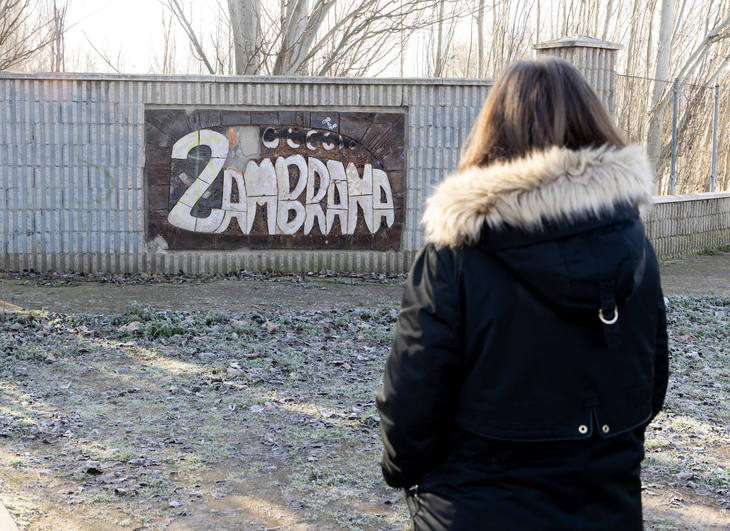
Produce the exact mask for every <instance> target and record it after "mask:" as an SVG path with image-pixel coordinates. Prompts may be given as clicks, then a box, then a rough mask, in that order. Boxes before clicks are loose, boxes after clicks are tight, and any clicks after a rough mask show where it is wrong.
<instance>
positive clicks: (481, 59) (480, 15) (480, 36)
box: [477, 0, 540, 77]
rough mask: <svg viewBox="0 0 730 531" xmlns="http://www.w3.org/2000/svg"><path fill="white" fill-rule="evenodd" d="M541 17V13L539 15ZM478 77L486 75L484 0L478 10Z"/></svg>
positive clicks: (538, 0) (538, 5) (538, 6)
mask: <svg viewBox="0 0 730 531" xmlns="http://www.w3.org/2000/svg"><path fill="white" fill-rule="evenodd" d="M537 9H538V13H539V12H540V0H537ZM538 18H539V15H538ZM477 54H478V55H479V58H478V63H477V77H483V76H484V0H479V8H478V11H477Z"/></svg>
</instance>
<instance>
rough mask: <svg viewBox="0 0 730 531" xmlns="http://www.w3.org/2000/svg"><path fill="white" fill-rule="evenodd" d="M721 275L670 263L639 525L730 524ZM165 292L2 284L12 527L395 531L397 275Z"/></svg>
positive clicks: (197, 285) (729, 315)
mask: <svg viewBox="0 0 730 531" xmlns="http://www.w3.org/2000/svg"><path fill="white" fill-rule="evenodd" d="M728 267H730V254H727V253H720V254H715V255H708V256H698V257H694V258H690V259H687V260H683V261H674V262H671V263H668V264H665V265H664V266H663V275H664V276H663V279H664V288H665V292H666V293H667V294H668V295H670V305H669V327H670V340H671V351H672V359H671V370H672V380H671V384H670V389H669V393H668V398H667V404H666V409H665V411H664V412H663V413H662V414H660V416H659V417H658V418H657V420H656V422H655V423H654V424H652V426H650V428H649V430H648V431H647V444H646V452H647V458H646V460H645V463H644V468H643V478H644V493H643V494H644V504H645V523H646V527H647V528H649V529H662V530H668V529H728V528H730V515H729V511H730V374H728V371H727V367H728V366H730V342H728V338H730V298H729V297H728V296H729V295H730V293H729V292H728V290H729V289H730V288H729V286H730V280H729V279H730V271H729V270H728ZM723 268H724V269H723ZM162 280H164V281H157V280H154V279H116V280H115V279H103V282H87V281H85V280H84V279H82V278H78V277H71V276H69V277H39V276H26V277H19V278H6V279H2V280H0V300H2V301H4V302H2V303H0V352H2V354H3V355H2V358H1V359H0V498H1V499H2V501H3V502H4V503H5V505H6V506H7V508H8V510H9V511H10V513H11V514H12V516H13V517H14V518H15V520H16V522H17V523H18V526H19V528H20V529H31V530H46V529H54V530H55V529H94V530H96V529H104V530H106V529H139V530H142V529H163V528H164V529H180V530H188V529H196V530H197V529H213V528H215V529H229V530H234V529H245V530H248V529H261V530H263V529H271V530H274V529H282V530H284V529H287V530H288V529H388V530H389V529H401V528H403V526H404V524H405V522H406V521H407V510H406V508H405V505H404V503H403V499H402V495H401V493H400V492H398V491H395V490H393V489H390V488H388V487H386V486H385V485H384V484H383V482H382V480H381V478H380V474H379V470H378V467H377V461H378V458H379V454H380V450H381V446H380V440H379V434H378V429H377V413H376V410H375V404H374V393H375V391H376V390H377V388H378V386H379V384H380V380H381V377H382V368H383V363H384V361H385V358H386V356H387V354H388V349H389V344H390V339H391V335H392V327H393V325H394V323H395V319H396V316H397V309H398V303H399V300H400V295H401V290H402V288H401V284H402V279H397V278H396V279H380V280H379V279H358V278H330V277H324V278H320V277H319V276H313V277H304V278H302V277H296V276H291V277H282V278H270V279H263V278H258V279H256V278H254V279H244V280H241V279H229V280H224V279H220V280H210V281H200V280H194V279H193V280H190V279H162ZM708 294H709V295H708ZM685 295H690V296H685ZM3 309H4V310H6V312H5V313H2V310H3ZM13 310H15V311H13Z"/></svg>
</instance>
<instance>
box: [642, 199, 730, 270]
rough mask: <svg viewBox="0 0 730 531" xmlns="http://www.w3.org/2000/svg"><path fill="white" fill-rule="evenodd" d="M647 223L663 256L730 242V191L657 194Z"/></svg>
mask: <svg viewBox="0 0 730 531" xmlns="http://www.w3.org/2000/svg"><path fill="white" fill-rule="evenodd" d="M644 223H645V225H646V232H647V234H648V236H649V239H650V240H651V241H652V243H653V244H654V248H655V249H656V252H657V255H658V256H659V257H660V258H662V259H669V258H678V257H680V256H686V255H688V254H692V253H696V252H698V251H702V250H704V249H713V248H716V247H721V246H724V245H730V193H716V194H712V193H707V194H691V195H683V196H660V197H657V198H655V199H654V205H653V206H652V208H651V209H650V210H649V211H648V212H647V213H646V214H645V215H644Z"/></svg>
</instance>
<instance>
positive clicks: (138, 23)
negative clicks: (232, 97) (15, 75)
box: [66, 0, 468, 76]
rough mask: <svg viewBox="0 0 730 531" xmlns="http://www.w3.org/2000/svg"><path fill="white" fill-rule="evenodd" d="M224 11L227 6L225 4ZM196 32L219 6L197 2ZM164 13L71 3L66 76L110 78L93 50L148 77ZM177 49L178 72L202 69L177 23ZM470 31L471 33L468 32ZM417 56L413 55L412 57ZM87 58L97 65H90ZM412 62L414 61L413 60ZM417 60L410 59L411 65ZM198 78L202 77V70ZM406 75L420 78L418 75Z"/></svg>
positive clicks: (121, 1)
mask: <svg viewBox="0 0 730 531" xmlns="http://www.w3.org/2000/svg"><path fill="white" fill-rule="evenodd" d="M223 4H224V5H225V0H224V1H223ZM193 5H194V7H195V13H194V15H195V16H194V17H193V20H194V26H195V29H196V30H197V31H200V30H203V31H202V32H201V33H203V34H206V32H207V31H209V28H212V27H214V25H215V20H216V16H217V10H218V5H219V4H218V2H217V1H216V0H195V2H194V4H193ZM166 13H167V10H166V8H165V7H164V6H163V5H162V4H161V3H160V1H159V0H69V7H68V13H67V26H68V30H67V33H66V58H67V59H66V70H68V71H90V70H95V71H100V72H112V71H113V69H112V68H110V67H108V66H107V65H106V64H105V62H104V60H103V59H102V58H101V55H100V54H98V53H97V52H95V51H94V50H93V48H92V47H91V46H90V45H89V42H91V43H92V44H93V46H94V47H95V48H97V49H98V50H99V52H101V54H103V55H105V56H106V57H107V58H109V59H110V60H111V62H112V63H113V64H114V65H115V66H116V67H118V68H119V70H121V71H122V72H125V73H139V74H144V73H149V72H150V70H151V64H152V61H153V59H154V58H155V57H157V58H158V59H159V58H160V57H161V55H162V48H163V33H164V32H163V26H162V17H163V14H166ZM173 31H174V32H175V39H176V46H177V66H178V71H180V72H182V71H185V70H186V69H188V71H189V73H196V71H195V70H194V69H197V68H202V66H201V65H199V64H198V62H197V61H194V60H191V59H190V46H189V41H188V38H187V36H186V35H185V33H184V32H183V30H182V28H181V27H180V25H179V23H177V22H176V21H174V22H173ZM467 31H468V28H467ZM411 53H414V52H409V55H410V54H411ZM86 54H89V55H90V56H91V57H92V59H93V61H94V65H93V67H92V65H89V64H88V62H87V60H86ZM410 59H412V60H410ZM415 60H416V58H415V57H412V58H411V57H409V60H408V61H407V62H406V64H407V65H414V63H415V62H416V61H415ZM200 73H207V72H204V71H203V70H202V69H201V70H200ZM398 74H399V64H398V63H397V62H396V64H394V65H392V67H390V68H389V69H388V71H386V72H383V75H391V76H396V75H398ZM406 75H416V72H415V71H412V72H406Z"/></svg>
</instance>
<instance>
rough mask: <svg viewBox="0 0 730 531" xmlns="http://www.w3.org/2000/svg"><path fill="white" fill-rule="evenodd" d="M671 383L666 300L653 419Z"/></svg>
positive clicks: (662, 310)
mask: <svg viewBox="0 0 730 531" xmlns="http://www.w3.org/2000/svg"><path fill="white" fill-rule="evenodd" d="M668 382H669V338H668V336H667V311H666V307H665V306H664V298H663V297H662V300H661V302H660V303H659V317H658V320H657V339H656V351H655V359H654V395H653V400H652V418H654V417H656V416H657V414H658V413H659V411H661V409H662V406H664V397H665V396H666V394H667V384H668Z"/></svg>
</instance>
